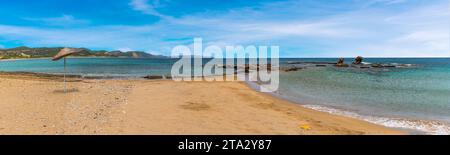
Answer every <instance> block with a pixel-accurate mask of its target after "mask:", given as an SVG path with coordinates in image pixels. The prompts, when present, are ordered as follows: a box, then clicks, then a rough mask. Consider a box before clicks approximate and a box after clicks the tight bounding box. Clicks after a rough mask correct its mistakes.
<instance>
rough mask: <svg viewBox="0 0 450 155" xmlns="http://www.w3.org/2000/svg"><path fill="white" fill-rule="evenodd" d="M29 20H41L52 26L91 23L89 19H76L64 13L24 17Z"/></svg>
mask: <svg viewBox="0 0 450 155" xmlns="http://www.w3.org/2000/svg"><path fill="white" fill-rule="evenodd" d="M24 19H25V20H28V21H34V22H40V23H43V24H46V25H51V26H73V25H85V24H89V23H90V22H89V21H88V20H81V19H76V18H75V17H73V16H72V15H66V14H63V15H61V16H59V17H48V18H24Z"/></svg>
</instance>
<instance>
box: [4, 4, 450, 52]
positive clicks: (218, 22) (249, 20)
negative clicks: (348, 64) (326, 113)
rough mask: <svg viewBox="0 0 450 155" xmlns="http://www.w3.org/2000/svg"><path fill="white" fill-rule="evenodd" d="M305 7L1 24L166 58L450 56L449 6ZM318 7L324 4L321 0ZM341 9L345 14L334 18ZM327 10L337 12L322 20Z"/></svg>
mask: <svg viewBox="0 0 450 155" xmlns="http://www.w3.org/2000/svg"><path fill="white" fill-rule="evenodd" d="M301 2H304V1H285V2H269V3H263V4H261V5H258V6H254V7H242V8H232V9H227V10H225V11H223V10H222V11H207V12H197V13H189V14H184V15H181V16H177V17H176V18H175V17H170V16H168V15H167V16H166V15H163V14H161V13H159V12H158V11H156V10H155V9H156V8H157V7H159V4H158V2H156V1H146V0H133V1H131V3H130V6H131V8H132V9H134V10H136V11H141V12H143V13H145V14H148V15H152V16H157V17H161V19H160V20H159V21H157V22H153V23H151V24H147V25H133V26H131V25H103V26H93V25H88V26H85V27H76V28H74V27H66V28H58V27H35V26H15V25H7V24H4V25H1V24H0V36H1V38H3V39H7V40H11V41H14V42H23V44H25V45H29V46H75V47H88V48H99V49H105V48H106V49H109V50H117V49H121V50H124V51H127V50H131V49H133V50H144V51H150V52H152V53H158V54H165V55H169V53H170V51H171V48H172V47H174V46H176V45H180V44H184V45H189V44H191V43H192V38H193V37H203V40H204V45H212V44H214V45H218V46H222V47H223V46H227V45H279V46H280V48H281V54H282V56H284V57H345V56H349V57H350V56H355V55H364V56H373V57H385V56H391V57H400V56H409V57H413V56H428V57H430V56H431V57H437V56H443V57H448V56H449V49H450V47H449V46H450V45H449V41H450V38H449V28H448V25H449V20H448V19H449V18H450V14H449V12H448V5H445V6H444V5H442V4H445V2H443V1H441V2H439V3H432V4H428V5H423V6H414V7H410V8H407V9H403V10H395V11H392V10H386V9H385V8H384V7H378V8H376V7H375V8H372V9H365V8H362V9H358V8H356V9H355V8H352V9H348V10H344V11H342V10H339V8H328V7H325V8H323V7H324V6H322V5H321V6H320V7H319V8H309V10H308V6H303V5H306V4H303V3H301ZM383 2H384V3H385V5H388V4H389V5H403V4H407V3H409V2H408V1H402V2H400V1H395V0H391V1H387V0H385V1H383ZM300 3H301V4H300ZM311 3H313V4H314V5H317V4H315V1H313V2H311ZM308 5H309V4H308ZM166 7H168V6H166ZM298 7H304V8H302V9H300V10H299V9H298ZM334 9H338V10H339V11H335V12H333V10H334ZM320 10H322V11H320ZM299 11H300V12H299ZM321 12H330V13H327V14H325V15H322V14H320V15H315V14H317V13H321ZM305 14H307V15H306V16H305ZM311 14H313V15H311ZM50 19H51V18H50ZM64 19H66V20H67V19H72V20H80V19H75V18H73V17H71V18H67V17H66V18H60V19H59V20H64ZM54 20H55V19H53V21H54Z"/></svg>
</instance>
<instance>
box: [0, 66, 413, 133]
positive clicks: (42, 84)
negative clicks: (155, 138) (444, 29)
mask: <svg viewBox="0 0 450 155" xmlns="http://www.w3.org/2000/svg"><path fill="white" fill-rule="evenodd" d="M62 81H63V80H62V78H60V77H52V76H42V75H41V76H37V75H35V74H11V73H1V74H0V134H51V135H53V134H152V135H153V134H214V135H215V134H221V135H222V134H269V135H274V134H275V135H278V134H281V135H304V134H306V135H314V134H357V135H359V134H404V133H403V132H401V131H397V130H394V129H390V128H386V127H383V126H379V125H375V124H371V123H368V122H365V121H361V120H357V119H353V118H347V117H342V116H336V115H332V114H328V113H324V112H319V111H315V110H311V109H307V108H304V107H302V106H300V105H299V104H295V103H291V102H289V101H285V100H282V99H278V98H275V97H273V96H271V95H268V94H264V93H260V92H257V91H255V90H253V89H251V88H250V87H249V86H247V85H246V84H245V83H243V82H175V81H171V80H144V79H142V80H139V79H136V80H99V79H78V78H70V79H68V83H67V88H68V92H67V93H64V90H63V88H64V86H63V82H62Z"/></svg>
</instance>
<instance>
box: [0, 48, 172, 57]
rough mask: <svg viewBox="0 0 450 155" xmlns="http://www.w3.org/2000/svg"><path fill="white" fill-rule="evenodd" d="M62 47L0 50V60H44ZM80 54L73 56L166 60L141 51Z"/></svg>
mask: <svg viewBox="0 0 450 155" xmlns="http://www.w3.org/2000/svg"><path fill="white" fill-rule="evenodd" d="M61 49H63V47H51V48H48V47H39V48H30V47H26V46H21V47H16V48H9V49H0V59H19V58H45V57H53V56H54V55H55V54H56V53H58V52H59V51H60V50H61ZM83 49H84V51H83V52H81V53H77V54H74V55H73V56H76V57H117V58H168V57H166V56H162V55H153V54H150V53H146V52H142V51H128V52H122V51H106V50H90V49H87V48H83Z"/></svg>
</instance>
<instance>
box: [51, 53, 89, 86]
mask: <svg viewBox="0 0 450 155" xmlns="http://www.w3.org/2000/svg"><path fill="white" fill-rule="evenodd" d="M82 51H83V49H78V48H63V49H62V50H61V51H59V52H58V54H56V55H55V56H53V58H52V60H53V61H58V60H60V59H62V58H64V92H66V90H67V89H66V57H67V56H69V55H72V54H75V53H80V52H82Z"/></svg>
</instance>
